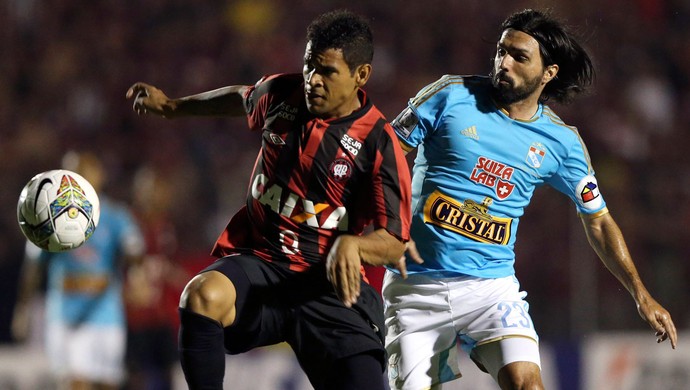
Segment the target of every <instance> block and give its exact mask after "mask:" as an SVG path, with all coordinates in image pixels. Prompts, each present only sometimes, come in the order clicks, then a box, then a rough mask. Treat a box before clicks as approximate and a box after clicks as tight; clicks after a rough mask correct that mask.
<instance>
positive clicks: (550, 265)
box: [0, 0, 690, 389]
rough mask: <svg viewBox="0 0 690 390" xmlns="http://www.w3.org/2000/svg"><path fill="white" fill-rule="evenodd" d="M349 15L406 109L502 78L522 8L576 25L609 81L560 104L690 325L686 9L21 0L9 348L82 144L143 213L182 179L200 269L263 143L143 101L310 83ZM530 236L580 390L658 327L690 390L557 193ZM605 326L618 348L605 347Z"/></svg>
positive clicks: (541, 209) (686, 371) (181, 241)
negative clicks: (71, 154)
mask: <svg viewBox="0 0 690 390" xmlns="http://www.w3.org/2000/svg"><path fill="white" fill-rule="evenodd" d="M341 7H345V8H349V9H352V10H354V11H357V12H360V13H362V14H365V15H367V16H369V17H370V18H371V22H372V27H373V30H374V37H375V42H376V53H375V58H374V75H373V78H372V80H371V81H370V83H369V84H368V86H367V88H366V89H367V91H368V93H369V95H370V97H371V98H372V99H373V101H374V102H375V103H376V104H377V105H378V106H379V108H380V109H381V110H382V111H383V112H384V114H386V115H387V116H388V117H389V118H392V117H394V116H395V115H397V113H398V112H399V111H400V110H401V108H402V107H404V105H405V103H406V100H407V99H408V98H409V97H411V96H412V95H413V94H414V93H415V92H416V91H417V90H418V89H419V88H421V87H422V86H424V85H425V84H427V83H429V82H431V81H433V80H436V79H437V78H438V77H440V76H441V75H443V74H445V73H455V74H470V73H478V74H486V73H487V71H488V69H489V60H490V58H491V56H492V54H493V50H494V44H495V41H496V39H497V37H498V35H497V34H498V25H499V24H500V22H501V21H502V20H503V18H504V17H505V16H506V15H508V14H509V13H510V12H512V11H515V10H519V9H522V8H526V7H539V8H543V7H549V8H551V9H552V10H553V11H554V12H555V14H556V15H558V16H560V17H561V18H563V19H565V21H566V22H567V23H568V24H569V25H572V26H573V27H575V30H576V31H577V32H578V34H580V35H581V36H582V37H583V43H584V45H585V46H586V47H587V48H588V49H589V50H590V51H591V53H592V55H593V57H594V61H595V66H596V69H597V79H596V82H595V86H594V89H593V92H592V94H590V95H589V96H587V97H585V98H581V99H580V100H578V101H576V102H575V103H574V104H573V105H571V106H565V107H564V106H558V105H555V106H554V108H555V109H556V111H557V112H558V113H559V114H560V115H561V117H562V118H563V119H564V120H565V121H566V122H567V123H569V124H572V125H575V126H577V127H578V128H579V130H580V132H581V135H582V137H583V138H584V140H585V142H586V143H587V145H588V147H589V150H590V153H591V155H592V157H593V164H594V167H595V169H596V170H597V174H598V177H599V181H600V183H601V184H602V193H603V194H604V196H605V197H606V199H607V201H608V203H609V207H610V208H611V209H612V212H613V215H614V217H615V218H616V219H617V221H618V222H619V224H620V225H621V228H622V230H623V232H624V234H625V236H626V239H627V241H628V244H629V246H630V249H631V251H632V253H633V256H634V258H635V261H636V262H637V265H638V268H639V271H640V273H641V274H642V277H643V280H644V281H645V282H646V284H647V287H648V288H649V290H650V291H651V292H652V294H653V295H654V296H655V297H656V298H657V300H659V301H660V302H661V303H662V304H663V305H664V306H665V307H666V308H667V309H668V310H669V311H670V312H671V313H672V315H673V317H674V320H675V322H676V325H677V326H678V327H679V328H680V329H681V330H684V329H686V328H687V326H688V321H689V320H690V318H689V315H688V310H687V302H688V301H689V298H690V286H689V285H688V283H687V280H688V276H690V275H689V273H690V265H689V263H688V261H687V260H688V258H690V256H689V255H690V233H688V231H689V229H688V228H687V225H688V224H689V223H690V158H689V157H688V154H687V151H688V147H689V146H690V123H689V122H690V120H689V119H688V115H687V112H688V111H690V73H689V71H688V69H690V45H689V44H688V42H689V41H690V2H688V1H687V0H634V1H630V0H583V1H578V2H574V1H568V0H555V1H526V0H516V1H498V0H496V1H483V0H467V1H452V0H427V1H416V0H414V1H392V0H382V1H371V2H370V1H364V0H362V1H338V0H330V1H310V0H295V1H287V0H285V1H280V0H239V1H212V0H200V1H194V2H190V1H181V0H171V1H165V0H146V1H132V0H126V1H92V2H83V1H77V0H50V1H36V0H4V1H2V2H1V3H0V26H2V27H0V33H1V34H2V36H1V37H2V39H0V53H2V55H1V56H0V146H1V148H2V149H1V152H0V172H1V177H2V182H3V185H2V186H0V200H2V201H1V202H0V236H1V237H2V244H0V296H1V297H2V299H0V342H1V343H2V344H1V345H0V346H1V347H3V349H2V351H4V352H0V354H2V353H11V352H7V351H11V350H12V348H13V347H14V346H15V345H14V342H13V341H12V339H11V336H10V332H9V324H10V321H11V313H12V309H13V304H14V297H15V295H16V281H17V278H18V273H19V268H20V265H21V259H22V252H23V238H22V236H21V233H20V231H19V229H18V227H17V223H16V210H15V207H16V201H17V198H18V196H19V192H20V190H21V188H22V187H23V185H24V184H25V183H26V182H27V181H28V179H29V178H30V177H31V176H33V175H34V174H35V173H38V172H41V171H44V170H47V169H53V168H55V167H56V166H57V165H58V164H59V162H60V157H61V156H62V154H63V153H64V152H65V151H66V150H68V149H71V148H76V149H84V150H93V151H97V152H98V153H99V155H100V156H101V157H102V158H103V159H104V160H105V162H106V163H107V165H108V167H109V168H110V170H111V174H110V181H109V182H108V183H107V191H108V192H109V193H110V194H111V195H112V196H114V197H115V198H118V199H120V200H123V201H127V202H132V201H133V198H134V196H133V192H132V189H133V180H134V177H136V175H137V173H138V172H140V171H141V170H142V169H144V168H146V169H150V170H151V171H152V172H155V173H156V174H157V175H158V176H160V177H161V178H163V179H164V180H165V181H167V183H166V184H167V185H168V186H169V188H170V192H169V195H170V196H171V203H170V206H169V208H168V210H167V213H168V216H169V218H170V220H171V221H172V223H173V224H174V226H175V229H176V231H177V233H178V240H177V241H178V244H177V250H176V253H175V259H176V261H178V262H179V264H180V266H181V267H186V268H187V269H198V268H199V267H201V266H202V265H203V264H204V263H205V262H206V261H208V257H207V253H208V251H209V248H210V246H211V244H212V242H213V240H214V239H215V238H216V235H217V233H218V232H219V231H220V230H221V228H222V227H223V226H224V224H225V223H226V221H227V219H228V218H229V216H230V215H231V214H232V213H233V212H234V210H235V209H236V208H237V207H238V206H239V205H240V204H241V202H242V200H243V197H244V193H245V189H246V182H247V177H248V174H249V172H250V169H251V166H252V164H253V162H254V158H255V155H256V150H257V148H258V146H259V144H258V137H257V136H256V135H255V134H251V133H249V132H247V131H245V122H244V121H243V120H241V119H183V120H176V121H165V120H162V119H159V118H138V117H136V115H135V114H134V113H133V112H132V110H131V102H128V101H126V100H125V98H124V94H125V91H126V90H127V88H128V87H129V86H130V85H131V84H132V83H133V82H135V81H146V82H149V83H151V84H154V85H156V86H158V87H160V88H162V89H163V90H164V91H165V92H167V93H168V94H169V95H170V96H174V97H177V96H183V95H188V94H191V93H196V92H199V91H202V90H207V89H211V88H216V87H219V86H223V85H229V84H235V83H245V84H248V83H253V82H254V81H256V80H258V79H259V78H260V77H261V76H262V75H264V74H268V73H274V72H280V71H291V70H294V71H295V72H299V71H301V63H302V55H303V50H304V31H305V28H306V25H307V24H308V22H309V21H310V20H311V19H312V17H314V16H315V15H317V14H319V13H321V12H324V11H327V10H330V9H334V8H341ZM520 229H521V230H520V238H519V240H518V244H517V248H516V249H517V254H518V259H517V272H518V277H519V278H520V280H521V282H522V285H523V288H524V289H526V290H527V291H528V292H529V297H528V298H529V301H530V304H531V306H532V316H533V318H534V321H535V323H536V325H537V329H538V331H539V334H540V335H541V337H542V340H543V341H544V343H545V345H549V346H550V348H551V347H552V348H553V351H554V354H555V356H556V358H555V359H554V361H555V362H556V363H557V364H558V367H559V368H560V370H556V372H557V373H558V375H557V376H558V378H557V381H558V382H559V384H560V386H561V388H563V389H566V388H567V389H577V388H578V386H579V387H580V388H583V389H584V388H586V387H585V386H587V384H586V379H585V378H584V375H583V372H584V371H585V370H584V367H587V364H588V363H587V359H586V358H582V355H583V351H585V350H586V348H585V347H586V345H588V344H587V343H588V342H589V343H590V344H591V342H592V340H598V341H601V340H617V337H622V338H623V339H624V340H627V339H625V337H628V336H629V335H630V332H632V333H636V332H645V333H644V338H643V339H641V340H642V342H641V344H639V343H637V342H636V343H637V344H630V343H628V344H624V345H634V346H635V347H639V348H642V351H644V350H645V349H646V348H650V351H654V353H656V350H657V349H663V352H664V354H663V355H662V357H658V359H662V360H663V359H664V357H665V358H666V359H668V358H671V359H672V360H671V361H672V362H675V366H674V367H672V369H668V372H669V373H671V374H673V375H675V376H676V379H674V381H672V382H668V381H662V382H660V383H663V385H661V386H660V385H658V384H657V385H655V387H656V388H657V389H664V388H676V387H668V386H676V385H675V384H673V383H683V384H682V385H679V386H680V387H677V388H686V387H687V383H688V381H690V379H689V378H690V363H688V362H689V361H690V360H688V358H687V356H686V355H682V354H683V353H685V354H687V351H685V352H683V351H682V350H683V349H684V348H685V345H686V344H685V341H684V338H681V341H680V351H674V352H671V350H670V347H669V346H668V345H663V346H660V347H655V344H654V338H653V335H652V332H651V331H649V330H648V329H647V326H646V325H645V324H644V323H643V322H642V321H641V320H640V318H639V316H638V314H637V312H636V310H635V307H634V305H633V301H632V300H631V298H630V296H629V295H628V293H627V292H625V291H624V290H623V289H621V287H620V286H619V283H618V282H617V281H616V280H615V279H614V278H613V277H612V276H611V275H610V274H609V273H608V272H607V271H606V270H605V269H604V267H603V265H602V264H601V263H600V262H599V261H598V259H597V258H596V256H595V255H594V252H593V251H592V250H591V249H590V248H589V247H588V245H587V243H586V240H585V237H584V233H583V232H582V229H581V227H580V226H579V222H578V220H577V217H576V216H575V211H574V207H573V206H572V205H571V204H570V203H569V201H568V200H567V199H566V198H565V197H564V196H562V195H560V194H558V193H557V192H555V191H554V190H552V189H550V188H544V189H541V190H539V191H538V192H537V194H536V195H535V199H534V201H533V203H532V206H531V207H530V208H528V210H527V213H526V215H525V217H524V219H523V220H522V221H521V228H520ZM172 310H174V309H172ZM602 334H604V335H610V337H604V338H603V339H600V338H598V337H601V335H602ZM681 336H683V335H681ZM602 342H603V341H602ZM617 345H618V344H615V343H614V344H612V346H611V348H613V349H615V348H617V347H616V346H617ZM655 356H656V355H655ZM681 356H685V357H683V359H685V360H682V359H680V357H681ZM679 361H682V362H683V363H678V362H679ZM621 364H622V363H621ZM676 366H678V367H676ZM616 367H618V366H616ZM626 367H628V366H626ZM667 368H668V367H667ZM651 371H653V370H651ZM645 372H647V373H649V372H650V369H649V368H647V371H645ZM665 373H666V371H665ZM621 375H622V374H621ZM650 375H651V374H650ZM678 378H680V379H678ZM621 386H623V385H621ZM665 386H666V387H665ZM616 388H628V387H624V386H623V387H616ZM630 388H632V387H630ZM640 388H645V387H640ZM646 388H648V387H646Z"/></svg>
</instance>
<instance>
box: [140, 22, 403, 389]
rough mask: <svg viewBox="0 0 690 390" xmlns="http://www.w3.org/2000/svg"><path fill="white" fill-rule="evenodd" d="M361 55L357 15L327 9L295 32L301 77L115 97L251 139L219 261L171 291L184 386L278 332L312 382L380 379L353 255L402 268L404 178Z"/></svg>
mask: <svg viewBox="0 0 690 390" xmlns="http://www.w3.org/2000/svg"><path fill="white" fill-rule="evenodd" d="M372 57H373V43H372V34H371V31H370V28H369V26H368V24H367V22H366V21H365V20H363V19H362V18H361V17H359V16H357V15H355V14H353V13H350V12H348V11H334V12H330V13H327V14H324V15H321V16H320V17H318V18H317V19H315V20H314V21H313V22H312V23H311V24H310V26H309V27H308V30H307V44H306V50H305V53H304V67H303V70H302V74H301V75H300V74H277V75H271V76H268V77H264V78H262V79H261V80H260V81H259V82H258V83H256V84H255V85H251V86H247V85H236V86H229V87H224V88H220V89H217V90H213V91H208V92H204V93H201V94H197V95H192V96H188V97H184V98H179V99H170V98H168V97H167V96H166V95H165V94H164V93H163V92H162V91H161V90H159V89H157V88H154V87H152V86H150V85H147V84H143V83H136V84H134V85H133V86H132V87H131V88H130V89H129V91H128V92H127V97H128V98H133V99H134V110H135V111H136V112H138V113H153V114H157V115H161V116H164V117H170V118H174V117H179V116H188V115H230V116H239V115H245V114H246V115H247V117H248V124H249V128H250V129H251V130H254V131H256V132H257V133H258V136H260V137H262V143H263V145H262V147H261V150H260V152H259V156H258V160H257V162H256V165H255V168H254V172H253V174H252V177H251V180H250V183H249V189H248V194H247V202H246V205H245V206H244V207H242V208H241V209H240V211H239V212H237V213H236V214H235V215H234V216H233V218H232V219H231V220H230V222H229V224H228V226H227V228H226V229H225V231H224V232H223V233H222V234H221V235H220V237H219V238H218V240H217V242H216V245H215V247H214V249H213V253H214V254H215V255H217V256H218V257H220V259H219V260H217V261H215V262H214V263H213V264H212V265H210V266H209V267H208V268H206V269H205V270H203V271H202V272H201V273H199V274H198V275H197V276H195V277H194V278H192V280H191V281H190V282H189V283H188V285H187V286H186V287H185V290H184V291H183V293H182V296H181V299H180V321H181V327H180V335H179V348H180V353H181V364H182V367H183V371H184V373H185V378H186V380H187V383H188V384H189V387H190V388H191V389H221V388H222V384H223V375H224V363H225V358H224V352H227V353H229V354H238V353H242V352H246V351H249V350H251V349H253V348H255V347H259V346H264V345H270V344H275V343H279V342H283V341H284V342H287V343H288V344H289V345H290V346H291V347H292V349H293V350H294V352H295V354H296V356H297V359H298V361H299V363H300V365H301V367H302V368H303V369H304V371H305V372H306V374H307V376H308V378H309V380H310V381H311V383H312V385H313V386H314V388H316V389H329V390H331V389H365V388H366V389H382V388H384V386H385V383H384V378H383V371H384V369H385V366H386V359H385V349H384V347H383V341H384V339H383V330H384V323H383V302H382V300H381V297H380V295H379V294H378V292H377V291H375V290H374V289H373V288H372V287H371V286H370V285H369V284H367V283H366V281H363V280H362V263H368V264H371V265H394V264H398V263H400V264H404V261H401V256H402V255H403V253H404V250H405V244H404V243H405V242H406V241H407V240H408V238H409V237H408V235H409V223H410V211H409V202H410V175H409V168H408V166H407V163H406V160H405V156H404V153H403V151H402V148H401V147H400V144H399V142H398V140H397V137H396V136H395V133H394V131H393V129H392V127H391V126H390V124H388V122H387V120H386V119H385V118H384V116H383V115H382V114H381V113H380V112H379V111H378V109H377V108H376V107H375V106H374V105H373V104H372V102H371V100H370V99H369V98H368V97H367V95H366V93H365V92H364V91H363V90H362V87H363V86H364V85H365V84H366V82H367V80H368V79H369V76H370V75H371V70H372V66H371V61H372ZM372 223H373V227H372V230H371V231H367V233H366V234H364V229H365V227H366V226H368V225H370V224H372ZM400 271H402V272H403V273H404V268H403V269H401V270H400Z"/></svg>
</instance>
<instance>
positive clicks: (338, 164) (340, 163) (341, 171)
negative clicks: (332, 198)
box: [329, 158, 352, 181]
mask: <svg viewBox="0 0 690 390" xmlns="http://www.w3.org/2000/svg"><path fill="white" fill-rule="evenodd" d="M329 171H330V172H331V176H332V177H333V178H334V179H335V181H344V180H347V179H349V178H350V176H352V163H350V161H348V160H346V159H344V158H338V159H335V161H333V162H332V163H331V166H330V168H329Z"/></svg>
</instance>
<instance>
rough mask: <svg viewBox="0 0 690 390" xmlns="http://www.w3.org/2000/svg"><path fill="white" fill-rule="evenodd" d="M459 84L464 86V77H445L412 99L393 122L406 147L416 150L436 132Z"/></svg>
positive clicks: (423, 89)
mask: <svg viewBox="0 0 690 390" xmlns="http://www.w3.org/2000/svg"><path fill="white" fill-rule="evenodd" d="M458 84H462V77H459V76H450V75H445V76H443V77H441V78H440V79H438V80H436V81H435V82H433V83H431V84H429V85H427V86H426V87H424V88H422V89H421V90H420V91H419V92H418V93H417V95H415V97H413V98H412V99H410V101H409V102H408V104H407V107H406V108H405V109H404V110H403V111H402V112H401V113H400V114H398V116H397V117H396V118H395V119H394V120H393V121H392V122H391V125H392V126H393V129H395V133H396V134H397V136H398V138H399V139H400V141H401V142H403V144H404V145H405V146H407V147H409V149H414V148H416V147H417V146H419V144H421V143H422V142H424V138H426V137H427V135H428V134H430V133H432V132H433V131H434V129H435V128H436V127H437V126H436V125H437V124H438V123H439V122H440V120H441V118H442V116H443V113H444V112H445V110H446V107H447V106H448V100H449V97H450V94H451V92H452V90H453V86H455V85H458Z"/></svg>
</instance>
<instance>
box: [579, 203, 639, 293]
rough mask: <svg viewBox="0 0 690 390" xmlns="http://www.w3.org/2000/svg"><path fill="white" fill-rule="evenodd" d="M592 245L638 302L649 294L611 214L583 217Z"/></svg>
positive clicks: (607, 266)
mask: <svg viewBox="0 0 690 390" xmlns="http://www.w3.org/2000/svg"><path fill="white" fill-rule="evenodd" d="M583 223H584V225H585V231H586V233H587V238H588V239H589V242H590V245H591V246H592V248H593V249H594V250H595V252H596V253H597V255H598V256H599V258H600V259H601V261H602V262H603V263H604V265H605V266H606V268H607V269H608V270H609V271H610V272H611V273H612V274H613V275H614V276H615V277H616V278H617V279H618V280H619V281H620V282H621V284H623V286H624V287H625V288H626V290H628V292H629V293H630V294H631V295H632V296H633V298H634V299H635V301H636V302H638V303H639V302H640V301H641V300H643V299H645V297H646V296H647V295H648V292H647V290H646V288H645V287H644V284H643V283H642V281H641V279H640V276H639V274H638V272H637V268H636V267H635V263H634V262H633V260H632V256H631V255H630V252H629V251H628V247H627V245H626V243H625V239H624V238H623V234H622V232H621V230H620V228H619V227H618V225H617V224H616V222H615V221H614V220H613V218H612V217H611V215H610V214H605V215H603V216H599V217H596V218H593V219H589V218H588V217H583Z"/></svg>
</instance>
